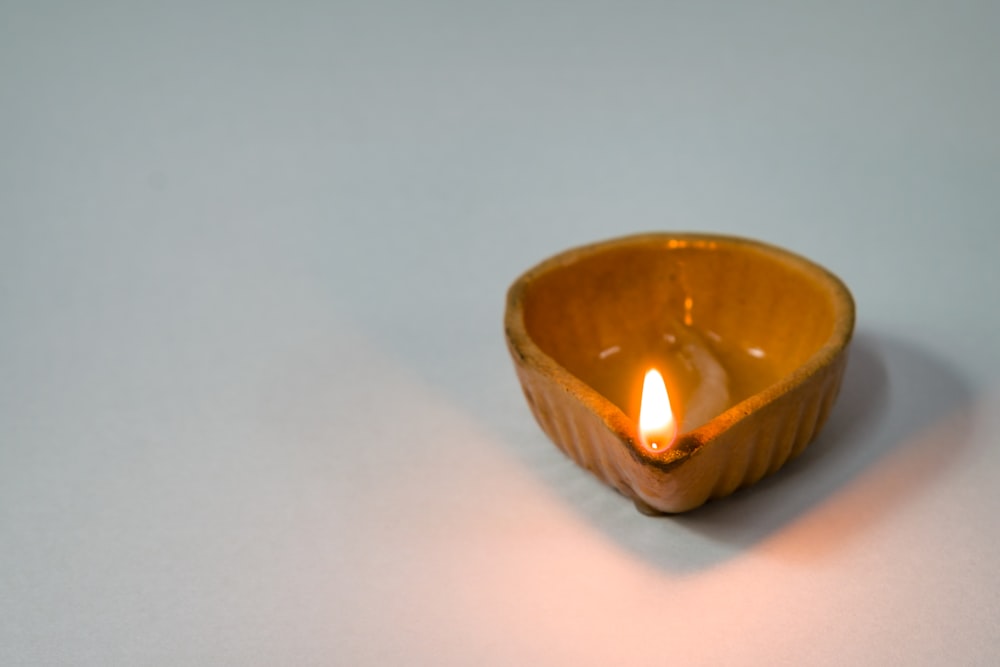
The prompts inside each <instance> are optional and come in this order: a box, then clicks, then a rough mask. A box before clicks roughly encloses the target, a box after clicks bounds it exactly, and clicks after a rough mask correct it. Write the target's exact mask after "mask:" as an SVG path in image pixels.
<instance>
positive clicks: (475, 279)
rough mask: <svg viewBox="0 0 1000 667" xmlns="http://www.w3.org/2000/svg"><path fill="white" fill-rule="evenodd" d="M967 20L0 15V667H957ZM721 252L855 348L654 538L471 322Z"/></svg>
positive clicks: (981, 650)
mask: <svg viewBox="0 0 1000 667" xmlns="http://www.w3.org/2000/svg"><path fill="white" fill-rule="evenodd" d="M998 26H1000V5H997V4H996V3H990V2H981V3H961V2H953V3H945V2H941V3H924V2H894V3H878V4H876V3H867V2H859V3H811V2H810V3H806V2H787V3H763V4H762V3H742V2H733V3H712V2H700V3H699V2H691V3H679V2H678V3H669V2H647V3H638V2H635V3H631V2H618V3H610V2H609V3H606V4H601V3H594V2H564V3H558V2H520V3H515V2H492V3H483V2H467V3H458V2H456V3H453V4H450V5H449V4H445V3H436V2H424V3H419V2H399V3H397V4H386V3H378V2H357V3H354V4H348V3H341V2H336V1H333V0H331V1H327V2H314V3H301V2H300V3H294V2H289V3H278V2H274V3H263V2H259V3H235V2H233V3H202V2H170V3H166V2H164V3H158V4H157V3H135V2H121V3H110V2H99V1H94V2H65V3H62V4H60V3H57V2H51V3H46V2H27V1H25V2H20V3H18V2H11V1H9V0H8V1H7V2H4V3H2V4H0V663H2V664H4V665H18V664H30V665H58V664H67V665H69V664H72V665H116V664H122V665H165V664H185V665H195V664H200V665H222V664H231V665H253V664H259V665H274V664H286V665H293V664H294V665H308V664H315V665H329V664H343V665H404V664H405V665H414V664H420V665H470V664H472V665H477V666H484V665H549V664H573V665H617V664H622V665H625V664H628V665H646V664H650V665H654V664H655V665H661V664H682V665H689V664H690V665H697V664H707V665H714V664H762V665H764V664H766V665H774V664H792V665H801V664H829V665H846V664H871V665H886V664H900V665H913V664H991V663H993V661H994V660H995V659H996V654H997V653H998V652H1000V636H998V630H997V628H998V626H1000V582H998V575H997V572H998V570H997V567H998V561H1000V528H998V520H997V516H998V514H1000V438H998V435H997V434H998V432H1000V416H998V415H1000V382H998V378H1000V346H998V343H997V333H998V331H997V330H998V324H1000V317H998V314H997V313H998V306H1000V298H998V296H997V290H998V288H1000V275H998V269H997V251H998V249H1000V40H998V38H997V34H998ZM672 229H673V230H680V229H683V230H703V231H713V232H722V233H735V234H740V235H744V236H751V237H755V238H759V239H762V240H765V241H769V242H772V243H776V244H779V245H783V246H785V247H788V248H790V249H792V250H794V251H797V252H800V253H802V254H804V255H806V256H808V257H810V258H812V259H814V260H815V261H817V262H820V263H822V264H824V265H825V266H827V267H828V268H830V269H831V270H833V271H834V272H836V273H837V274H839V275H840V276H841V277H842V278H843V279H844V280H845V282H846V283H847V284H848V285H849V286H850V287H851V289H852V290H853V292H854V295H855V297H856V299H857V304H858V328H857V336H856V340H855V344H854V347H853V355H852V359H851V364H850V367H849V369H848V374H847V378H846V383H845V385H844V388H843V392H842V395H841V400H840V403H839V404H838V407H837V409H836V410H835V412H834V415H833V416H832V418H831V421H830V423H829V424H828V426H827V428H826V430H825V431H824V432H823V434H822V436H821V437H820V438H819V439H818V440H817V441H816V442H815V443H814V445H813V446H812V447H811V448H810V449H809V450H807V453H806V454H805V455H804V456H803V457H802V458H800V459H799V460H797V461H796V462H794V463H793V464H791V465H790V466H788V467H787V468H786V469H785V470H784V471H782V472H781V473H780V474H779V475H777V476H775V477H774V478H771V479H769V480H767V481H765V482H764V483H762V484H760V485H759V486H757V487H756V488H754V489H753V490H751V491H749V492H745V493H741V494H738V495H737V496H735V497H733V498H731V499H729V500H726V501H721V502H716V503H713V504H710V505H708V506H706V507H704V508H703V509H702V510H699V511H696V512H694V513H691V514H689V515H684V516H681V517H676V518H660V519H652V518H647V517H644V516H641V515H639V514H638V513H637V512H636V511H635V510H634V508H633V507H632V506H631V504H630V503H629V502H627V501H626V500H625V499H623V498H622V497H620V496H618V495H617V494H615V493H614V492H613V491H611V490H609V489H607V488H605V487H604V486H602V485H601V484H599V483H598V482H597V481H595V480H594V479H593V478H591V477H590V476H588V474H587V473H585V472H583V471H582V470H580V469H579V468H577V467H576V466H575V465H573V464H572V463H571V462H570V461H568V460H567V459H566V458H564V457H563V456H562V455H561V454H560V453H559V452H558V451H557V450H556V449H555V447H553V446H552V445H551V444H550V443H549V442H548V441H547V440H546V439H545V437H544V435H543V434H542V433H541V431H540V430H539V429H538V427H537V426H536V425H535V423H534V422H533V421H532V418H531V416H530V413H529V412H528V409H527V407H526V406H525V405H524V401H523V398H522V397H521V394H520V390H519V388H518V386H517V383H516V381H515V377H514V373H513V370H512V368H511V364H510V362H509V359H508V358H507V352H506V349H505V346H504V342H503V336H502V326H501V319H502V312H503V300H504V292H505V290H506V288H507V286H508V284H509V283H510V282H511V281H512V280H513V279H514V278H515V277H516V276H517V275H518V274H519V273H520V272H521V271H523V270H524V269H526V268H528V267H529V266H531V265H532V264H534V263H535V262H537V261H539V260H541V259H543V258H544V257H546V256H548V255H550V254H553V253H555V252H558V251H560V250H563V249H565V248H567V247H570V246H574V245H579V244H581V243H585V242H590V241H595V240H598V239H603V238H607V237H611V236H616V235H622V234H627V233H633V232H638V231H646V230H672Z"/></svg>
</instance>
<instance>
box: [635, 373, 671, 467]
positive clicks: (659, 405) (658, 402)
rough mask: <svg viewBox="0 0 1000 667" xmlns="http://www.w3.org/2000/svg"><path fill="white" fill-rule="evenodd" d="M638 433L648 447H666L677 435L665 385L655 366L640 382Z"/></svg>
mask: <svg viewBox="0 0 1000 667" xmlns="http://www.w3.org/2000/svg"><path fill="white" fill-rule="evenodd" d="M639 435H640V437H641V438H642V442H643V444H644V445H646V446H647V447H649V448H650V449H666V448H668V447H669V446H670V445H671V444H673V442H674V438H676V437H677V420H676V419H674V411H673V410H672V409H671V408H670V398H669V397H668V396H667V386H666V385H665V384H663V376H662V375H660V373H659V371H657V370H656V369H655V368H654V369H650V370H649V371H648V372H647V373H646V378H645V379H644V380H643V382H642V403H641V404H640V406H639Z"/></svg>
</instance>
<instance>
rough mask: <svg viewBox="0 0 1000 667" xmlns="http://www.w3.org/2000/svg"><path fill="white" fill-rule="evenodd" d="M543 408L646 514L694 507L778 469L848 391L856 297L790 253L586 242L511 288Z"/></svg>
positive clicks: (513, 320)
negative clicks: (846, 381) (845, 380)
mask: <svg viewBox="0 0 1000 667" xmlns="http://www.w3.org/2000/svg"><path fill="white" fill-rule="evenodd" d="M504 323H505V331H506V336H507V344H508V347H509V349H510V352H511V356H512V358H513V360H514V365H515V369H516V370H517V373H518V378H519V379H520V381H521V385H522V388H523V390H524V394H525V397H526V398H527V400H528V404H529V406H530V408H531V411H532V413H533V414H534V415H535V417H536V419H537V420H538V423H539V424H540V425H541V427H542V428H543V429H544V431H545V432H546V434H548V436H549V437H550V438H551V439H552V441H553V442H554V443H555V444H556V445H558V446H559V447H560V448H561V449H562V450H563V451H564V452H565V453H566V454H567V455H568V456H570V457H571V458H573V459H574V460H575V461H577V462H578V463H579V464H580V465H581V466H582V467H584V468H586V469H587V470H590V471H592V472H593V473H594V474H596V475H598V476H599V477H600V478H601V479H603V480H604V481H605V482H607V483H608V484H610V485H611V486H613V487H614V488H616V489H617V490H619V491H620V492H621V493H623V494H625V495H626V496H628V497H630V498H632V499H633V500H634V501H635V504H636V506H637V507H638V508H640V510H642V511H659V512H681V511H685V510H688V509H691V508H693V507H697V506H698V505H700V504H702V503H704V502H705V501H706V500H708V499H710V498H718V497H721V496H725V495H728V494H730V493H732V492H733V491H735V490H736V489H737V488H739V487H741V486H745V485H748V484H752V483H753V482H755V481H757V480H758V479H760V478H761V477H763V476H764V475H766V474H769V473H772V472H774V471H776V470H777V469H778V468H780V467H781V465H783V464H784V463H785V461H787V460H789V459H790V458H792V457H794V456H796V455H797V454H798V453H799V452H801V451H802V450H803V449H804V448H805V446H806V445H807V444H808V443H809V442H810V441H811V440H812V439H813V438H814V437H815V435H816V433H817V432H818V431H819V429H820V427H821V426H822V425H823V423H824V421H825V420H826V417H827V415H828V414H829V411H830V408H831V406H832V405H833V402H834V400H835V398H836V396H837V393H838V390H839V388H840V381H841V379H842V377H843V372H844V368H845V366H846V360H847V346H848V344H849V343H850V339H851V334H852V332H853V327H854V302H853V299H852V298H851V295H850V292H849V291H848V290H847V288H846V287H845V286H844V284H843V283H842V282H840V280H839V279H837V278H836V277H835V276H833V275H832V274H831V273H829V272H828V271H826V270H824V269H823V268H821V267H819V266H817V265H816V264H813V263H812V262H810V261H808V260H806V259H804V258H802V257H799V256H797V255H795V254H793V253H790V252H788V251H785V250H782V249H780V248H776V247H774V246H770V245H767V244H763V243H758V242H755V241H749V240H746V239H738V238H732V237H724V236H714V235H693V234H646V235H641V236H634V237H626V238H623V239H615V240H611V241H606V242H603V243H597V244H594V245H590V246H585V247H581V248H576V249H573V250H569V251H567V252H564V253H561V254H559V255H557V256H555V257H552V258H550V259H549V260H546V261H544V262H542V263H541V264H539V265H538V266H536V267H535V268H533V269H531V270H529V271H528V272H526V273H525V274H524V275H522V276H521V277H520V278H519V279H518V280H517V281H515V282H514V284H513V285H512V286H511V288H510V290H509V291H508V294H507V310H506V314H505V316H504Z"/></svg>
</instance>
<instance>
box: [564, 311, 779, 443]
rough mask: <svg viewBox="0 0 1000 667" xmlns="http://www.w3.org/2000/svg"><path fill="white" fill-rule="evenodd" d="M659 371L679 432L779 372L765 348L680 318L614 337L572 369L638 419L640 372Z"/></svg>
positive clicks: (768, 381)
mask: <svg viewBox="0 0 1000 667" xmlns="http://www.w3.org/2000/svg"><path fill="white" fill-rule="evenodd" d="M650 368H655V369H657V370H659V371H660V373H661V374H662V375H663V378H664V381H665V382H666V385H667V391H668V393H669V394H670V403H671V405H672V406H673V409H674V412H675V414H676V416H677V419H678V422H679V424H680V428H679V432H680V433H685V432H688V431H692V430H694V429H696V428H698V427H699V426H701V425H702V424H704V423H706V422H708V421H709V420H711V419H713V418H714V417H716V416H718V415H719V414H721V413H722V412H725V411H726V410H727V409H729V408H730V407H732V406H733V405H735V404H736V403H739V402H740V401H742V400H744V399H745V398H747V397H749V396H751V395H753V394H755V393H757V392H758V391H760V390H762V389H764V388H765V387H767V386H768V385H770V384H771V383H773V382H774V381H775V380H777V378H778V369H777V368H775V366H774V364H772V362H771V360H770V359H768V356H767V353H766V352H765V351H764V350H761V349H759V348H756V347H743V346H740V345H737V344H735V343H732V342H730V341H727V340H724V339H722V338H721V337H720V336H719V335H717V334H716V333H714V332H712V331H703V330H700V329H698V328H696V327H691V326H687V325H684V324H681V323H679V322H674V321H668V322H666V323H665V324H664V325H663V326H662V327H661V328H660V329H659V330H657V331H656V332H649V333H648V334H647V335H645V336H640V337H636V338H634V339H630V340H622V341H616V342H613V343H612V344H610V345H607V346H606V347H603V349H601V350H599V351H596V352H595V353H594V354H593V355H588V358H587V359H586V360H585V361H584V362H583V364H582V365H581V367H580V368H576V369H573V370H574V371H575V372H576V373H577V375H578V377H580V379H581V380H583V381H584V382H587V383H588V384H589V385H590V386H592V387H593V388H594V389H596V390H597V391H598V392H600V393H601V394H602V395H604V396H605V398H607V399H608V400H610V401H611V402H613V403H614V404H615V405H617V406H618V407H619V408H621V410H622V411H623V412H624V413H625V414H626V415H627V416H628V417H630V418H632V419H634V420H638V417H639V406H640V401H641V390H642V381H643V376H644V375H645V373H646V371H648V370H649V369H650Z"/></svg>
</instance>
